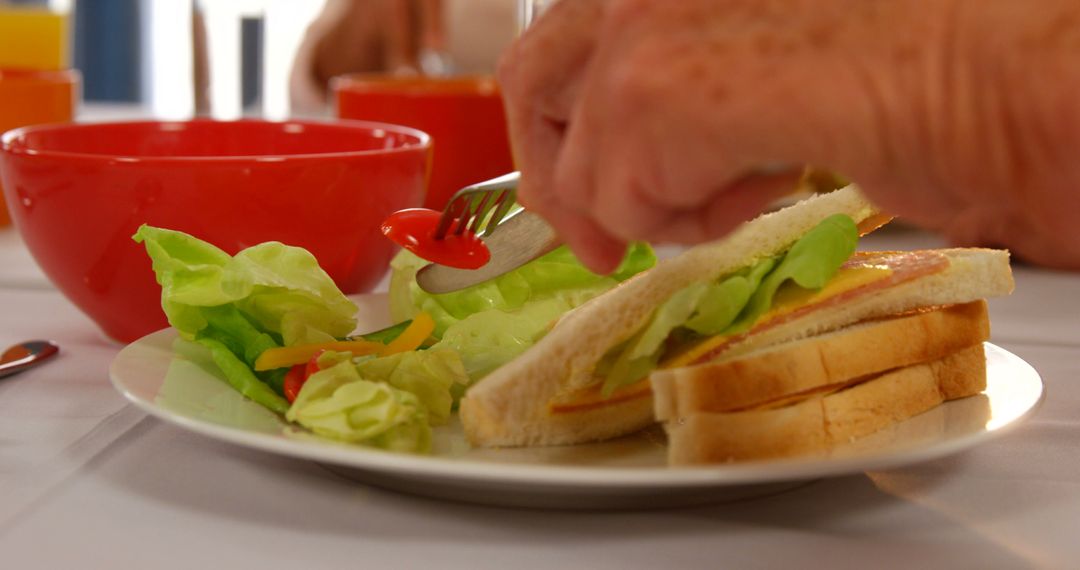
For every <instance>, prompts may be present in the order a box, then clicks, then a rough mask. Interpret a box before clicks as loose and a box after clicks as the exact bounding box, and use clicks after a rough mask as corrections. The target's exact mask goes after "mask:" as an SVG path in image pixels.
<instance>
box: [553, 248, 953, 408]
mask: <svg viewBox="0 0 1080 570" xmlns="http://www.w3.org/2000/svg"><path fill="white" fill-rule="evenodd" d="M792 251H795V248H792ZM948 265H949V262H948V259H947V258H946V257H945V256H944V255H942V254H941V253H939V252H935V251H929V250H927V251H913V252H865V253H864V252H860V253H854V254H853V255H851V256H850V257H849V258H847V259H846V261H843V262H842V264H840V266H839V268H837V269H835V270H834V271H833V272H831V274H830V277H829V279H827V280H826V282H825V283H824V284H823V285H821V286H820V287H817V288H812V287H805V286H803V285H801V284H800V283H799V282H798V281H795V280H789V281H786V282H785V283H783V284H782V285H781V286H779V287H777V288H776V290H775V293H774V294H773V296H772V298H771V305H770V306H769V308H768V309H767V310H766V311H764V312H763V313H762V314H760V316H758V317H756V318H754V319H753V321H752V322H750V323H748V324H747V325H745V326H742V327H729V328H728V329H727V330H724V331H722V332H720V333H718V334H713V335H708V336H705V335H694V334H687V333H686V332H685V331H680V330H678V329H677V328H676V329H674V330H673V331H672V333H671V334H670V335H669V336H668V337H667V338H665V339H664V343H663V345H662V347H661V348H660V350H659V351H658V353H657V355H656V356H655V359H656V360H655V364H654V365H653V366H651V367H649V369H648V370H647V371H646V372H645V374H643V375H641V376H638V377H634V378H633V380H632V381H630V382H627V383H625V384H621V385H618V386H616V387H614V388H611V389H607V388H608V385H607V384H604V383H602V382H601V381H599V380H598V382H597V383H596V384H595V385H592V386H589V387H586V388H583V389H580V390H577V391H573V392H570V393H567V394H565V395H563V396H560V397H558V398H556V399H554V400H553V401H552V402H551V403H550V405H549V407H550V411H551V412H552V413H555V414H559V413H575V412H581V411H585V410H588V409H594V408H599V407H603V406H606V405H611V404H613V403H618V402H624V401H627V400H632V399H637V398H644V397H648V396H649V395H650V394H651V388H650V385H649V382H648V372H651V371H652V370H655V369H659V368H677V367H683V366H690V365H694V364H700V363H704V362H708V361H710V360H714V359H717V358H720V357H722V356H727V355H729V354H730V351H731V349H733V348H735V347H737V346H745V343H746V342H748V341H751V339H752V337H753V336H754V335H756V334H758V333H761V332H763V331H765V330H768V329H770V328H772V327H776V326H779V325H782V324H784V323H786V322H789V321H791V320H794V319H798V318H801V317H804V316H806V315H809V314H811V313H813V312H815V311H819V310H821V309H824V308H827V307H831V306H834V305H838V304H841V303H847V302H850V301H851V300H853V299H856V298H860V297H864V296H869V295H874V294H876V293H878V292H880V291H883V290H886V289H888V288H890V287H894V286H897V285H899V284H902V283H905V282H908V281H911V280H914V279H917V278H920V277H924V276H927V275H931V274H934V273H938V272H940V271H943V270H945V269H946V268H947V267H948ZM676 296H678V294H676ZM673 298H674V297H673ZM669 303H670V301H669ZM661 310H663V309H661ZM658 312H659V311H658ZM602 372H603V370H598V373H597V375H598V376H601V375H602ZM608 382H610V377H609V379H608ZM606 389H607V390H606Z"/></svg>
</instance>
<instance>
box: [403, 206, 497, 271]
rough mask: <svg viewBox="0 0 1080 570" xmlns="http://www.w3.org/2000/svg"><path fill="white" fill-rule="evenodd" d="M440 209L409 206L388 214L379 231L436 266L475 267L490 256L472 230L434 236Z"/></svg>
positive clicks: (485, 261) (481, 265)
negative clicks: (438, 236) (441, 236)
mask: <svg viewBox="0 0 1080 570" xmlns="http://www.w3.org/2000/svg"><path fill="white" fill-rule="evenodd" d="M441 216H442V212H439V211H438V210H428V209H427V208H409V209H407V210H398V211H397V212H394V213H393V214H390V217H389V218H386V220H385V221H384V222H383V223H382V233H383V235H385V236H386V237H388V238H390V239H391V240H392V241H393V242H394V243H396V244H398V245H400V246H401V247H403V248H405V249H407V250H409V251H411V252H413V253H415V254H416V255H417V256H419V257H421V258H423V259H426V260H428V261H430V262H432V263H438V264H439V265H447V266H450V267H457V268H459V269H479V268H480V267H483V266H484V264H485V263H487V262H488V260H489V259H491V252H490V251H488V248H487V246H486V245H484V242H483V241H481V239H480V238H478V237H476V235H475V234H473V233H472V232H468V231H466V232H464V233H462V234H461V235H454V234H451V235H448V236H446V237H445V238H443V239H435V237H434V234H435V228H436V227H437V226H438V225H439V218H440V217H441Z"/></svg>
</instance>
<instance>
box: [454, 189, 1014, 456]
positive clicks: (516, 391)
mask: <svg viewBox="0 0 1080 570" xmlns="http://www.w3.org/2000/svg"><path fill="white" fill-rule="evenodd" d="M884 221H887V218H885V217H883V216H882V215H881V213H880V212H878V211H877V210H876V209H875V208H874V207H873V206H872V205H871V204H869V203H868V202H867V201H866V200H865V199H864V198H863V197H862V195H861V194H860V193H859V191H858V190H857V189H856V188H855V187H853V186H849V187H847V188H844V189H841V190H838V191H835V192H831V193H829V194H824V195H819V196H815V197H813V198H810V199H808V200H804V201H802V202H799V203H798V204H795V205H793V206H790V207H788V208H785V209H782V210H779V211H777V212H773V213H770V214H765V215H762V216H760V217H758V218H756V219H755V220H753V221H750V222H748V223H746V224H744V225H743V226H742V227H740V228H739V229H738V230H736V231H735V232H733V233H732V234H731V235H730V236H729V237H727V238H725V239H723V240H721V241H718V242H714V243H709V244H703V245H701V246H697V247H694V248H691V249H689V250H687V251H686V252H684V253H683V254H681V255H679V256H677V257H675V258H672V259H668V260H664V261H662V262H661V263H659V264H658V265H657V266H656V267H654V268H653V269H651V270H649V271H647V272H645V273H643V274H640V275H638V276H635V277H634V278H632V279H630V280H628V281H626V282H624V283H622V284H621V285H620V286H618V287H617V288H615V289H613V290H611V291H609V292H607V293H605V294H603V295H601V296H599V297H597V298H595V299H593V300H591V301H589V302H587V303H586V304H585V305H583V306H581V307H579V308H577V309H575V310H574V311H572V312H570V313H568V314H567V315H565V316H564V317H563V318H562V319H561V320H560V321H559V323H557V325H556V326H555V327H554V328H553V330H551V331H550V332H549V333H548V334H547V335H546V336H545V337H544V338H542V339H541V340H540V341H539V342H538V343H537V344H536V345H535V346H533V347H532V348H531V349H530V350H528V351H527V352H525V353H524V354H523V355H521V356H520V357H518V358H517V359H515V360H513V361H511V362H510V363H508V364H506V365H504V366H503V367H501V368H500V369H498V370H496V371H495V372H493V373H492V374H491V375H489V376H487V377H486V378H484V379H483V380H481V381H480V382H479V383H477V384H476V385H474V386H473V387H471V388H470V389H469V391H468V392H467V393H466V395H465V397H464V399H463V400H462V401H461V407H460V412H461V419H462V422H463V424H464V427H465V431H466V434H467V436H468V437H469V439H470V441H471V442H472V443H473V444H474V445H479V446H525V445H555V444H573V443H582V442H588V441H596V440H602V439H607V438H611V437H616V436H620V435H624V434H627V433H630V432H633V431H636V430H638V429H641V428H643V427H646V426H648V425H649V424H652V423H653V422H655V421H656V420H657V413H656V412H654V392H657V394H658V395H659V400H658V403H657V404H656V405H657V406H659V407H657V408H656V410H657V412H659V413H660V415H661V416H662V417H665V418H668V417H675V415H678V414H681V413H682V412H680V411H677V410H678V408H677V406H679V405H684V404H683V402H684V400H683V398H681V397H678V396H673V395H672V394H675V393H676V392H675V390H676V388H677V387H678V386H681V384H680V382H681V381H678V380H676V378H687V377H693V378H697V379H699V380H697V381H699V382H704V383H707V382H708V381H709V379H711V378H718V377H720V376H721V375H722V372H721V371H720V370H717V369H713V368H710V366H713V365H714V364H718V363H721V362H727V361H731V360H732V359H736V358H739V357H741V356H747V355H753V354H757V353H759V352H760V351H763V350H766V349H768V347H771V346H778V345H782V344H787V343H793V342H795V341H799V340H801V339H809V338H812V337H823V338H824V335H826V334H828V333H832V332H834V331H837V332H838V331H841V330H842V329H846V328H851V329H854V330H858V328H859V327H861V328H862V329H866V328H867V325H868V324H869V323H871V322H873V321H877V320H886V319H889V318H896V317H898V316H899V315H909V314H916V313H918V312H920V311H921V312H924V313H925V312H930V311H929V309H937V308H941V307H949V306H953V305H960V304H967V303H972V302H975V301H978V300H980V299H984V298H987V297H993V296H997V295H1004V294H1007V293H1009V292H1010V291H1011V290H1012V287H1013V282H1012V276H1011V272H1010V270H1009V261H1008V253H1007V252H1004V251H996V250H979V249H952V250H934V251H917V252H874V253H854V249H855V244H854V239H855V238H856V237H857V234H861V233H866V232H867V231H871V230H872V229H874V228H876V227H877V226H878V225H880V224H881V223H883V222H884ZM976 336H978V335H976ZM936 340H937V339H935V340H934V341H931V342H930V344H933V343H934V342H936ZM979 342H981V341H979ZM975 344H977V343H975ZM972 346H973V345H972ZM954 352H955V351H952V352H949V353H948V354H953V353H954ZM943 356H944V354H943ZM912 358H914V357H908V359H909V360H911V359H912ZM926 358H930V357H925V358H922V359H918V360H919V362H918V363H922V362H925V361H926ZM882 362H883V363H884V362H885V361H882ZM896 362H903V360H902V359H901V360H897V361H896ZM912 364H917V363H916V362H912V363H909V365H912ZM883 365H884V364H883ZM898 366H900V364H896V363H895V362H894V363H891V364H890V365H888V366H887V367H886V368H883V369H882V370H889V369H895V368H896V367H898ZM799 375H800V374H795V376H799ZM650 377H651V378H653V380H654V381H653V382H650ZM860 377H861V376H860ZM799 381H800V380H794V382H795V384H796V393H797V392H798V390H799V388H798V382H799ZM835 383H836V382H831V381H829V382H827V384H835ZM657 388H658V389H657ZM669 388H670V389H671V391H669ZM680 393H681V392H680ZM780 395H781V396H782V395H785V394H780ZM724 398H726V396H724ZM768 398H772V396H769V397H768ZM768 398H767V399H768ZM686 405H691V404H686ZM672 406H676V408H672ZM724 406H726V404H725V405H724ZM724 406H721V407H720V408H713V407H708V408H704V409H702V410H700V413H701V419H705V418H706V415H707V414H716V413H725V410H724V409H722V408H724ZM673 410H674V411H673ZM695 413H696V412H695ZM673 414H674V415H673ZM682 433H683V434H688V433H695V434H696V433H698V432H682ZM694 437H696V436H694Z"/></svg>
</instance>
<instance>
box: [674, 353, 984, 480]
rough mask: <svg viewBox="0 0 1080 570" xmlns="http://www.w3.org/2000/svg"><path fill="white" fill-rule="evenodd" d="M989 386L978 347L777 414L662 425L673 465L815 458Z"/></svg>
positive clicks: (701, 417) (709, 416)
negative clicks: (842, 443) (831, 448)
mask: <svg viewBox="0 0 1080 570" xmlns="http://www.w3.org/2000/svg"><path fill="white" fill-rule="evenodd" d="M985 388H986V356H985V353H984V350H983V345H982V344H981V343H980V344H977V345H975V346H972V347H969V348H965V349H962V350H960V351H958V352H955V353H953V354H950V355H948V356H946V357H944V358H941V359H939V360H935V361H932V362H928V363H924V364H917V365H913V366H908V367H905V368H900V369H897V370H894V371H891V372H887V373H885V374H882V375H880V376H877V377H874V378H872V379H870V380H867V381H865V382H862V383H859V384H856V385H854V386H852V387H849V388H846V389H843V390H840V391H837V392H834V393H832V394H828V395H825V396H815V397H812V398H809V399H807V400H803V401H801V402H799V403H797V404H794V405H790V406H785V407H782V408H776V409H759V410H747V411H742V412H732V413H712V412H699V413H694V414H691V415H689V416H686V417H681V418H679V419H678V420H677V421H671V422H668V423H667V424H666V430H667V433H668V460H669V463H670V464H672V465H700V464H708V463H723V462H729V461H738V460H748V459H767V458H776V457H790V456H795V455H804V454H820V453H824V452H826V451H827V450H828V448H829V447H830V446H832V445H835V444H837V443H841V442H846V441H851V440H854V439H857V438H860V437H864V436H866V435H869V434H871V433H874V432H876V431H878V430H880V429H882V428H885V427H886V426H890V425H893V424H896V423H898V422H900V421H903V420H905V419H907V418H910V417H913V416H915V415H918V414H920V413H923V412H925V411H927V410H930V409H933V408H934V407H936V406H938V405H940V404H941V403H942V402H944V401H946V400H951V399H956V398H962V397H967V396H971V395H974V394H977V393H979V392H981V391H982V390H984V389H985Z"/></svg>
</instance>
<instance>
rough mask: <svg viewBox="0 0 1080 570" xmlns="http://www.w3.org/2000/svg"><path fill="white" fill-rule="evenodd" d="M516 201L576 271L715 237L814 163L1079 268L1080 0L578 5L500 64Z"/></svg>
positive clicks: (887, 196) (960, 227) (892, 206)
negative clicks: (632, 243)
mask: <svg viewBox="0 0 1080 570" xmlns="http://www.w3.org/2000/svg"><path fill="white" fill-rule="evenodd" d="M500 80H501V83H502V87H503V90H504V93H505V94H506V101H507V110H508V118H509V122H510V128H511V133H512V139H513V142H514V148H515V155H516V159H517V161H518V165H519V167H520V168H521V170H522V172H523V175H524V176H523V180H522V187H521V189H520V192H519V196H520V198H521V200H522V201H523V202H524V203H525V204H526V205H527V206H529V207H530V208H532V209H534V210H536V211H538V212H539V213H541V214H542V215H544V216H545V217H546V218H547V219H548V220H549V221H551V222H552V223H553V225H555V226H556V228H557V229H558V230H559V231H560V232H561V233H562V234H563V236H564V237H565V238H566V239H567V241H568V243H569V244H570V245H571V246H572V247H573V249H574V250H575V251H576V252H577V253H578V254H579V255H581V257H582V258H583V260H584V261H585V262H586V263H588V264H589V265H590V266H592V267H594V268H596V269H599V270H607V269H611V268H612V267H613V266H614V264H615V263H617V261H618V257H619V255H620V254H621V252H622V247H623V245H624V244H625V242H626V241H627V240H629V239H648V240H655V241H670V242H680V243H694V242H698V241H703V240H707V239H712V238H715V237H718V236H721V235H723V234H725V233H726V232H728V231H730V230H731V229H732V228H733V227H734V226H735V225H736V224H738V223H740V222H741V221H743V220H746V219H748V218H750V217H752V216H753V215H754V214H756V213H757V212H758V211H760V209H761V208H763V207H764V206H765V205H766V204H767V203H768V202H769V201H771V200H772V199H773V198H775V197H776V196H777V195H779V194H780V193H783V192H785V191H787V190H788V189H789V188H790V187H791V186H792V185H793V184H794V179H795V177H796V176H797V169H796V170H794V171H793V172H792V174H789V175H788V174H780V175H775V174H774V175H760V174H755V173H756V172H760V169H761V168H762V167H764V166H768V165H775V164H791V165H801V164H813V165H817V166H821V167H827V168H831V169H835V170H836V171H838V172H839V173H841V174H842V175H844V176H846V177H849V178H851V179H853V180H854V181H856V182H858V183H859V184H860V186H861V187H862V188H863V189H864V191H865V192H866V193H867V194H868V195H869V196H870V198H871V199H872V200H874V201H876V202H877V203H879V204H880V205H881V206H882V207H883V208H885V209H887V210H888V211H890V212H892V213H894V214H897V215H900V216H902V217H904V218H906V219H907V220H909V221H911V222H914V223H917V224H920V225H922V226H924V227H928V228H931V229H935V230H940V231H942V232H944V233H945V234H946V235H947V236H948V237H950V238H951V239H953V240H954V241H956V242H958V243H964V244H972V243H978V244H990V245H1002V246H1007V247H1009V248H1011V249H1012V250H1013V251H1014V252H1015V253H1016V254H1017V255H1018V257H1021V258H1023V259H1027V260H1030V261H1033V262H1036V263H1042V264H1047V265H1051V266H1057V267H1067V268H1074V269H1080V160H1077V159H1076V158H1075V157H1076V154H1077V152H1078V151H1080V103H1078V100H1080V97H1078V96H1077V94H1080V3H1077V2H1075V1H1074V0H1044V1H1042V2H1039V3H1037V4H1032V3H1030V2H1025V1H1022V0H935V1H933V2H927V1H925V0H895V1H886V0H874V1H871V0H679V1H678V2H672V1H670V0H571V1H565V2H561V3H559V4H556V5H555V7H554V8H552V10H551V11H550V12H549V13H548V14H546V15H545V16H544V17H542V18H541V19H540V20H539V21H538V22H536V23H535V24H534V26H533V27H532V28H530V30H529V32H528V33H527V34H526V35H525V36H524V37H523V38H522V39H520V40H519V41H518V42H517V43H516V44H515V45H514V46H513V47H512V48H511V50H510V51H509V52H508V54H507V55H506V56H505V57H504V61H503V64H502V65H501V70H500Z"/></svg>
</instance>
